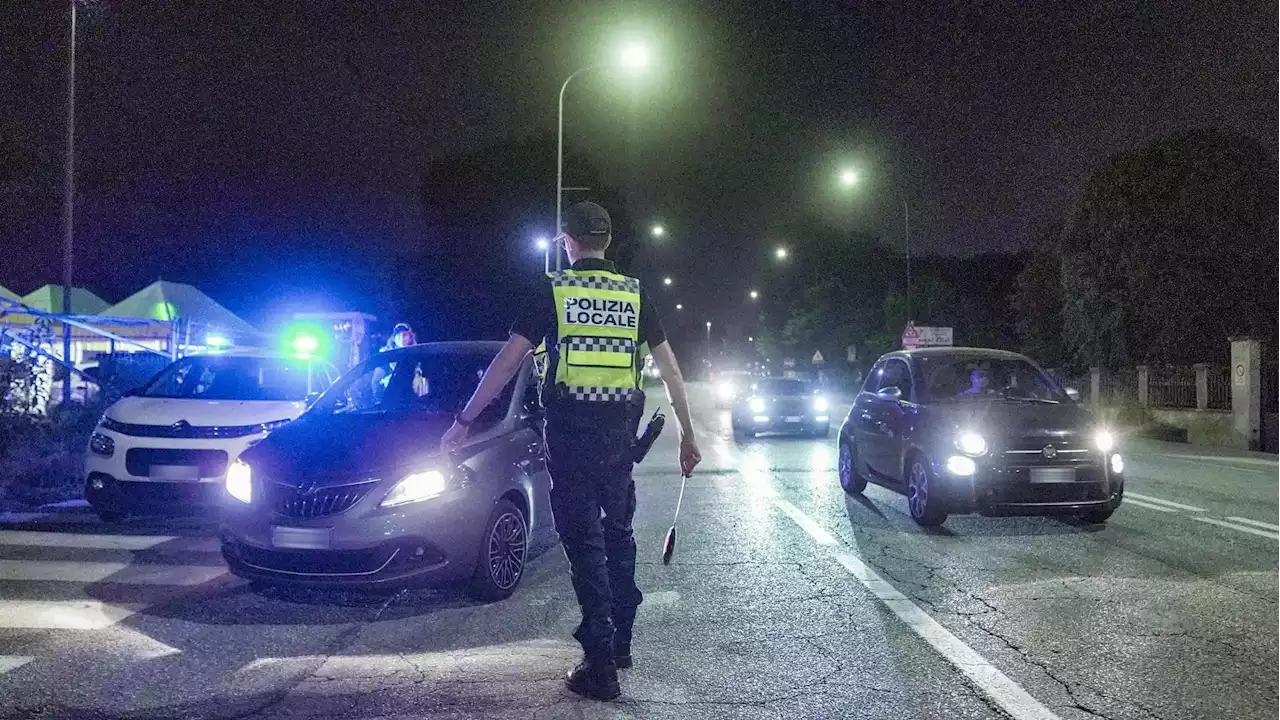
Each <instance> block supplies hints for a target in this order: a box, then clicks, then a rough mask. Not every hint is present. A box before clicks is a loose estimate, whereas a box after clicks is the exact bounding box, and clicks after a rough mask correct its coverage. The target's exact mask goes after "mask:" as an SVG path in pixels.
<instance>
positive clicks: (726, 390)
mask: <svg viewBox="0 0 1280 720" xmlns="http://www.w3.org/2000/svg"><path fill="white" fill-rule="evenodd" d="M737 391H738V389H737V388H735V387H734V386H733V383H728V382H727V383H720V387H719V388H717V389H716V392H718V393H719V394H720V399H721V400H729V399H731V398H732V397H733V395H734V393H736V392H737Z"/></svg>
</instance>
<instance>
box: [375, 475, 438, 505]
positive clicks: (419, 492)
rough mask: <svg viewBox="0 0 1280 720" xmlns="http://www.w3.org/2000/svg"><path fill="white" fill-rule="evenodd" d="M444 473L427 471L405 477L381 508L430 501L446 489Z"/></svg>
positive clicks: (389, 494) (392, 489) (393, 489)
mask: <svg viewBox="0 0 1280 720" xmlns="http://www.w3.org/2000/svg"><path fill="white" fill-rule="evenodd" d="M447 485H448V484H447V482H446V481H445V477H444V473H442V472H440V471H439V470H427V471H425V472H416V473H413V474H411V475H406V476H405V477H404V479H403V480H401V481H400V482H398V483H396V486H395V487H393V488H391V492H389V493H387V497H386V499H384V500H383V501H382V507H395V506H397V505H406V504H408V503H414V502H420V501H422V500H430V499H431V498H433V497H436V496H437V495H440V494H441V493H443V492H444V491H445V488H446V487H447Z"/></svg>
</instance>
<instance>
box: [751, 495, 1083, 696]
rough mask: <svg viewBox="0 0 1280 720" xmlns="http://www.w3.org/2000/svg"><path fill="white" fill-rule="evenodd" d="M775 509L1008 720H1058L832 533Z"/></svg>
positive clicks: (782, 504) (786, 507)
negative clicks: (978, 690)
mask: <svg viewBox="0 0 1280 720" xmlns="http://www.w3.org/2000/svg"><path fill="white" fill-rule="evenodd" d="M774 504H775V505H777V507H778V509H779V510H781V511H782V512H783V513H784V514H785V515H787V517H790V518H791V519H792V520H794V521H795V523H796V524H797V525H799V526H800V527H801V528H802V529H804V531H805V532H807V533H808V534H809V536H810V537H812V538H813V539H814V540H815V541H816V542H817V543H818V544H819V545H823V546H825V547H826V548H827V551H828V552H829V553H831V555H832V556H834V557H835V559H836V560H837V561H838V562H839V563H840V564H841V565H843V566H844V568H845V569H846V570H848V571H849V573H850V574H851V575H853V576H854V577H855V578H857V579H858V581H859V582H861V583H862V585H863V586H864V587H866V588H867V590H870V591H871V594H873V595H875V596H876V597H877V598H879V599H880V601H881V602H883V603H884V604H885V606H886V607H888V608H889V610H890V611H892V612H893V614H894V615H897V616H898V619H900V620H902V622H904V623H906V625H907V627H909V628H911V630H912V631H913V632H915V634H917V635H919V636H920V637H921V638H922V639H923V640H924V641H925V642H927V643H929V645H931V646H932V647H933V649H934V650H937V651H938V653H939V654H940V655H942V657H944V658H946V660H947V662H950V663H951V664H952V665H954V666H955V667H956V669H957V670H959V671H960V672H962V673H964V674H965V675H967V676H968V677H969V679H970V680H971V681H973V684H974V685H977V686H978V687H979V688H981V689H982V691H983V692H985V693H986V694H987V696H988V697H990V698H991V699H992V700H994V701H995V702H996V703H997V704H999V705H1000V707H1001V708H1003V709H1004V711H1005V712H1007V713H1009V715H1010V716H1011V717H1013V718H1014V719H1015V720H1059V718H1058V716H1057V715H1056V714H1054V713H1053V711H1051V710H1050V709H1049V708H1047V707H1045V706H1044V705H1043V704H1042V703H1041V702H1040V701H1039V700H1036V699H1035V698H1033V697H1031V694H1030V693H1028V692H1027V691H1026V690H1023V689H1022V686H1020V685H1018V684H1017V683H1015V682H1014V681H1012V680H1010V679H1009V677H1008V676H1007V675H1005V674H1004V673H1002V672H1000V671H999V670H998V669H996V667H995V666H994V665H992V664H991V663H990V662H988V661H987V659H986V658H984V657H982V656H981V655H979V654H978V653H977V652H976V651H974V649H973V648H971V647H969V646H968V645H966V644H965V643H964V642H963V641H962V640H960V638H958V637H956V636H955V635H952V634H951V632H950V631H949V630H947V629H946V628H945V627H943V626H942V624H941V623H939V622H938V621H937V620H934V619H933V618H932V617H930V616H929V614H928V613H926V612H925V611H924V610H921V609H920V606H918V605H916V604H915V603H914V602H912V601H911V600H910V598H908V597H907V596H906V595H903V594H902V593H901V592H898V589H897V588H895V587H894V586H893V585H892V584H891V583H889V582H888V581H887V580H885V579H884V578H882V577H880V575H879V574H878V573H876V571H875V570H872V569H871V567H870V566H868V565H867V564H866V563H864V562H862V559H861V558H859V557H858V556H857V555H855V554H854V553H853V552H852V551H850V550H849V549H848V548H846V547H844V546H843V545H841V544H840V542H839V541H838V540H836V538H835V537H833V536H832V535H831V533H829V532H827V531H826V530H825V529H823V528H822V527H821V526H820V525H818V523H816V522H814V520H813V519H812V518H810V517H809V516H808V515H806V514H804V513H803V512H801V511H800V509H799V508H797V507H796V506H794V505H792V504H791V503H789V502H787V501H786V500H782V499H775V500H774Z"/></svg>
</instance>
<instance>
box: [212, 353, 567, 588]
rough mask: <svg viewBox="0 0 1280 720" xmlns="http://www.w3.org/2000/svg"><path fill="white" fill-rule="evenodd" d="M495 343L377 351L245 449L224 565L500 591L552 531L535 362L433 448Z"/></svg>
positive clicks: (303, 580)
mask: <svg viewBox="0 0 1280 720" xmlns="http://www.w3.org/2000/svg"><path fill="white" fill-rule="evenodd" d="M500 347H501V343H435V344H427V345H415V346H412V347H408V348H403V349H400V350H392V351H388V352H383V353H379V354H378V355H376V356H374V357H372V358H370V359H369V360H367V361H365V362H364V363H362V364H361V365H359V366H357V367H355V368H353V369H352V370H351V371H350V372H348V373H347V374H346V375H344V376H343V377H342V378H341V379H340V380H339V381H338V382H337V383H335V384H334V386H333V387H332V388H331V389H330V390H329V391H328V392H326V393H325V394H324V395H323V396H322V397H321V398H320V399H318V400H317V401H316V403H315V404H314V405H313V406H312V407H311V408H310V409H309V410H308V411H307V412H306V413H304V414H303V415H302V416H301V417H300V418H298V420H296V421H294V422H293V423H291V424H289V425H287V426H285V427H283V428H281V429H280V430H277V431H276V432H274V433H272V434H271V435H268V436H267V437H266V439H264V440H263V441H262V442H260V443H258V444H256V445H254V446H253V447H251V448H249V449H248V450H247V451H245V453H244V454H243V455H242V456H241V459H240V461H239V462H237V463H235V464H233V465H232V467H231V469H230V471H229V472H228V474H227V495H228V497H227V501H226V503H227V505H228V506H229V510H228V512H227V514H226V516H225V517H226V519H225V521H224V524H223V528H222V533H221V535H222V552H223V556H224V557H225V558H226V561H227V563H228V564H229V565H230V566H231V570H232V572H234V573H235V574H236V575H239V576H241V577H244V578H248V579H250V580H255V581H259V582H265V583H268V584H302V585H316V586H351V585H365V586H401V585H405V584H410V583H413V584H419V583H425V584H439V583H447V582H453V581H466V582H468V583H469V587H470V592H471V594H473V595H474V596H477V597H480V598H483V599H488V600H496V599H502V598H505V597H507V596H509V595H510V594H511V593H512V592H513V591H514V590H515V588H516V585H517V584H518V583H519V582H520V579H521V577H522V576H523V575H524V570H525V563H526V560H527V558H528V557H529V553H530V549H531V548H537V547H544V546H546V545H549V544H550V543H552V542H554V540H555V534H554V530H553V526H552V520H551V512H550V477H549V475H548V473H547V469H546V460H545V457H544V455H543V450H542V436H541V434H540V433H541V430H540V425H541V423H540V412H539V410H538V407H539V406H538V401H537V378H536V376H535V375H534V373H533V369H532V363H531V362H530V361H529V360H526V361H525V365H524V366H523V367H522V369H521V372H520V374H519V377H518V379H517V380H516V381H514V382H513V383H512V384H511V385H509V386H508V387H507V389H506V391H505V394H504V395H503V396H502V397H501V398H500V399H498V400H496V401H495V402H494V403H493V404H491V405H490V406H489V408H488V409H487V410H486V411H485V412H484V413H483V414H482V415H481V416H480V417H479V419H478V420H477V422H476V424H475V426H474V427H473V428H472V432H471V435H470V437H469V439H468V441H467V444H466V446H465V447H464V448H463V449H462V450H461V451H459V452H458V453H457V454H455V455H442V454H441V453H440V451H439V446H440V437H441V435H443V433H444V431H445V430H446V429H447V428H448V427H449V425H450V424H451V423H452V422H453V418H454V415H455V413H457V412H458V411H459V410H460V409H461V408H462V407H463V405H464V404H465V403H466V401H467V399H468V398H469V397H470V396H471V393H472V392H473V391H474V390H475V388H476V385H477V384H478V382H479V379H480V376H481V375H482V374H483V372H484V369H485V368H486V367H487V366H488V364H489V362H490V361H491V360H492V359H493V357H494V355H495V354H496V353H497V351H498V349H499V348H500Z"/></svg>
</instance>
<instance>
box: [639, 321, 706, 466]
mask: <svg viewBox="0 0 1280 720" xmlns="http://www.w3.org/2000/svg"><path fill="white" fill-rule="evenodd" d="M650 354H651V355H653V361H654V362H655V363H657V365H658V370H659V372H661V373H662V384H663V385H666V386H667V400H668V401H669V402H670V403H671V409H672V410H674V411H675V413H676V421H677V423H678V424H679V425H680V469H681V470H682V471H683V472H684V473H685V474H686V475H688V474H689V473H691V472H693V468H694V466H695V465H697V464H698V462H699V461H701V460H702V456H701V455H700V454H699V453H698V443H697V442H696V441H695V440H694V437H693V417H692V416H691V415H690V414H689V395H688V393H687V392H685V387H684V376H683V375H681V374H680V365H679V364H678V363H676V355H675V353H673V352H672V351H671V346H670V345H668V344H667V343H666V342H663V343H662V344H661V345H659V346H657V347H655V348H653V349H652V350H651V351H650Z"/></svg>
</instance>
